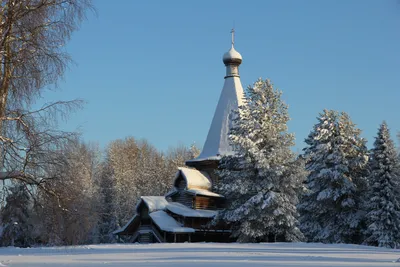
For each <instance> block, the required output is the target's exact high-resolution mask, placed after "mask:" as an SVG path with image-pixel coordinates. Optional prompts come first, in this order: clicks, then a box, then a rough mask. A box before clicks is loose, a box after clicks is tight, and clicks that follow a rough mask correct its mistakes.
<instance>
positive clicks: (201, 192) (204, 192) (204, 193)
mask: <svg viewBox="0 0 400 267" xmlns="http://www.w3.org/2000/svg"><path fill="white" fill-rule="evenodd" d="M187 191H188V192H189V193H193V194H195V195H202V196H209V197H224V196H223V195H220V194H217V193H214V192H211V191H208V190H205V189H198V188H192V189H189V190H187Z"/></svg>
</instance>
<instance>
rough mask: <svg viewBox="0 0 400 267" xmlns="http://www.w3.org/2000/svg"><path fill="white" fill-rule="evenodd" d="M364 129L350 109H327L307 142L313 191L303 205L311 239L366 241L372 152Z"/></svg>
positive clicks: (309, 184) (305, 227)
mask: <svg viewBox="0 0 400 267" xmlns="http://www.w3.org/2000/svg"><path fill="white" fill-rule="evenodd" d="M360 133H361V131H360V130H359V129H357V128H356V127H355V125H354V123H352V122H351V120H350V118H349V116H348V115H347V114H346V113H338V112H336V111H332V110H324V112H323V113H322V114H321V115H320V117H319V118H318V123H317V124H316V125H315V126H314V129H313V131H312V132H311V133H310V134H309V136H308V137H307V138H306V140H305V142H306V144H307V145H308V147H306V148H305V149H304V151H305V153H304V158H305V159H306V170H307V171H309V175H308V177H307V181H306V184H307V190H308V191H307V193H306V194H305V195H304V196H303V197H302V200H301V203H300V204H299V206H298V208H299V212H300V214H301V216H300V222H301V230H302V231H303V233H304V234H305V236H306V237H307V238H308V240H309V241H312V242H324V243H358V242H360V241H361V240H360V238H361V236H360V231H361V230H360V228H361V227H362V223H363V218H364V213H363V212H362V210H360V207H361V197H362V194H361V192H363V191H364V190H365V188H366V180H365V176H366V163H367V159H368V151H367V148H366V141H365V139H363V138H361V137H360Z"/></svg>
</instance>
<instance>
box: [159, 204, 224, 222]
mask: <svg viewBox="0 0 400 267" xmlns="http://www.w3.org/2000/svg"><path fill="white" fill-rule="evenodd" d="M167 209H168V210H169V211H171V212H173V213H175V214H177V215H181V216H184V217H196V218H212V217H214V216H215V215H217V213H218V211H216V210H194V209H191V208H188V207H186V206H185V205H183V204H181V203H178V202H171V203H168V205H167Z"/></svg>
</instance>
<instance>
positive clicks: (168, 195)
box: [164, 187, 178, 197]
mask: <svg viewBox="0 0 400 267" xmlns="http://www.w3.org/2000/svg"><path fill="white" fill-rule="evenodd" d="M176 193H178V190H177V189H176V188H175V187H173V188H172V189H171V190H170V191H169V192H168V193H166V194H165V196H164V197H170V196H172V195H174V194H176Z"/></svg>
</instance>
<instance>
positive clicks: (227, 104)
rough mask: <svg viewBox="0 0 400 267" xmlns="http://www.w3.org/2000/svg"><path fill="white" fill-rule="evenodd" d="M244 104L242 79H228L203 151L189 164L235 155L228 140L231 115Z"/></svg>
mask: <svg viewBox="0 0 400 267" xmlns="http://www.w3.org/2000/svg"><path fill="white" fill-rule="evenodd" d="M243 103H244V92H243V87H242V83H241V82H240V78H239V77H227V78H226V79H225V83H224V87H223V88H222V92H221V95H220V98H219V101H218V105H217V109H216V110H215V113H214V118H213V120H212V123H211V126H210V129H209V131H208V135H207V139H206V142H205V143H204V147H203V150H202V152H201V154H200V155H199V156H198V157H197V158H196V159H193V160H189V161H188V162H196V161H204V160H218V159H219V157H220V156H221V155H232V154H233V153H234V152H233V148H232V147H231V145H230V144H229V140H228V133H229V129H230V127H231V120H230V118H229V115H230V114H231V112H232V110H238V107H239V106H241V105H242V104H243Z"/></svg>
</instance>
